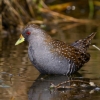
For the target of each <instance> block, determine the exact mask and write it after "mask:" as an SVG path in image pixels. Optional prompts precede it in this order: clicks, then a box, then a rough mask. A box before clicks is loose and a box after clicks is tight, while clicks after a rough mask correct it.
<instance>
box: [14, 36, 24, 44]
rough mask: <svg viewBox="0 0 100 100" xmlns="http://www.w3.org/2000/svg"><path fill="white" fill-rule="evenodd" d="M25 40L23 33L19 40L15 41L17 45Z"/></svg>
mask: <svg viewBox="0 0 100 100" xmlns="http://www.w3.org/2000/svg"><path fill="white" fill-rule="evenodd" d="M24 41H25V38H24V37H23V36H22V35H20V38H19V39H18V40H17V42H16V43H15V45H18V44H20V43H22V42H24Z"/></svg>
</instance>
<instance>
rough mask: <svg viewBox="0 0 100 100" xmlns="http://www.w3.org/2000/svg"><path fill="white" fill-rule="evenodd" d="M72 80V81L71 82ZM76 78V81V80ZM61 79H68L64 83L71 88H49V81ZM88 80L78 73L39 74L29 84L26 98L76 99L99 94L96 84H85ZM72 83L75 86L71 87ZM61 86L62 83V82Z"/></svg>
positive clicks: (54, 81) (61, 80) (44, 99)
mask: <svg viewBox="0 0 100 100" xmlns="http://www.w3.org/2000/svg"><path fill="white" fill-rule="evenodd" d="M77 77H78V78H77ZM72 80H73V81H74V83H73V82H71V81H72ZM76 80H78V81H77V82H76ZM63 81H70V82H68V83H66V86H67V87H68V86H71V88H66V89H65V88H59V89H56V90H55V89H54V90H52V89H50V84H51V83H53V84H55V85H57V84H59V83H62V82H63ZM89 81H90V79H88V78H82V77H80V75H79V74H78V75H75V76H61V75H52V76H50V75H48V76H46V75H44V76H43V75H40V76H39V77H38V78H37V80H36V81H35V82H34V83H33V85H32V86H31V88H30V90H29V92H28V98H29V100H75V99H76V100H77V99H82V98H86V99H87V100H88V99H90V97H91V94H92V95H93V96H96V95H98V94H100V91H98V90H100V88H98V89H97V90H95V89H96V86H90V85H89V84H88V85H86V83H89ZM72 85H77V86H76V87H75V88H72ZM85 85H86V86H85ZM62 86H64V85H63V84H62ZM79 86H80V87H79ZM95 91H98V93H95Z"/></svg>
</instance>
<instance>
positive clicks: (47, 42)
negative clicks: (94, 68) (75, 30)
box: [15, 24, 96, 75]
mask: <svg viewBox="0 0 100 100" xmlns="http://www.w3.org/2000/svg"><path fill="white" fill-rule="evenodd" d="M95 34H96V33H92V34H91V35H89V36H88V37H86V38H85V39H81V40H78V41H75V42H74V43H73V44H71V45H68V44H66V43H64V42H62V41H59V40H54V39H52V38H51V37H50V36H49V35H48V34H47V33H46V32H45V31H44V30H42V29H41V28H39V27H38V26H36V25H34V24H29V25H27V26H26V27H25V28H24V30H23V32H22V35H23V36H22V35H21V37H20V39H19V40H18V41H17V42H16V44H15V45H18V44H19V43H21V42H23V41H24V38H25V40H27V41H28V43H29V47H28V55H29V58H30V60H31V62H32V64H33V65H34V66H35V67H36V68H37V69H38V70H39V71H40V73H42V74H63V75H67V74H72V73H75V72H77V71H78V70H79V69H80V68H81V67H82V66H83V65H84V64H85V63H86V62H88V61H89V59H90V54H89V53H87V49H88V48H89V45H90V43H91V40H92V39H93V37H94V36H95ZM23 37H24V38H23Z"/></svg>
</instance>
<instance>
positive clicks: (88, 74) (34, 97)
mask: <svg viewBox="0 0 100 100" xmlns="http://www.w3.org/2000/svg"><path fill="white" fill-rule="evenodd" d="M99 29H100V28H99V27H94V26H92V25H81V26H78V27H75V28H72V29H69V30H67V31H66V32H62V33H60V32H59V33H58V34H56V35H55V37H54V38H57V39H60V40H62V41H64V42H66V43H72V42H74V41H75V40H78V39H81V38H84V37H86V36H87V35H89V34H91V33H92V32H93V31H97V34H96V36H95V38H94V39H93V40H92V44H95V45H96V46H98V47H100V32H99ZM18 36H19V34H14V33H13V34H11V35H10V36H9V35H8V36H4V35H1V37H0V100H28V99H29V100H100V91H94V92H93V93H91V90H88V89H87V90H77V91H76V90H66V91H60V92H59V91H56V92H50V90H49V86H50V83H54V84H55V85H57V84H59V83H60V82H63V81H66V80H70V78H71V77H84V78H89V79H91V80H92V82H94V83H95V84H96V85H98V86H100V51H99V50H97V49H95V48H94V47H92V45H91V46H90V48H89V50H88V51H89V52H90V54H91V59H90V61H89V62H88V63H86V64H85V65H84V67H83V68H81V70H80V71H79V73H78V74H75V75H73V76H70V77H68V76H61V75H58V76H57V75H53V76H42V75H40V73H39V72H38V71H37V70H36V69H35V68H34V67H33V65H32V64H31V62H30V61H29V58H28V54H27V49H28V44H27V42H24V43H22V44H20V45H18V46H15V45H14V44H15V42H16V40H17V39H18Z"/></svg>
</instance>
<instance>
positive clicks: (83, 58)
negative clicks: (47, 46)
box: [52, 40, 90, 67]
mask: <svg viewBox="0 0 100 100" xmlns="http://www.w3.org/2000/svg"><path fill="white" fill-rule="evenodd" d="M52 45H53V48H54V49H52V50H53V51H52V52H57V53H58V54H59V55H62V56H64V57H65V58H66V59H71V60H72V61H73V62H74V63H75V64H76V65H78V67H79V66H82V65H83V64H84V63H86V62H87V61H89V59H90V55H89V54H88V53H85V52H84V53H83V52H81V51H80V50H79V49H78V48H75V47H74V46H71V45H67V44H66V43H64V42H61V41H59V40H53V42H52Z"/></svg>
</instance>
